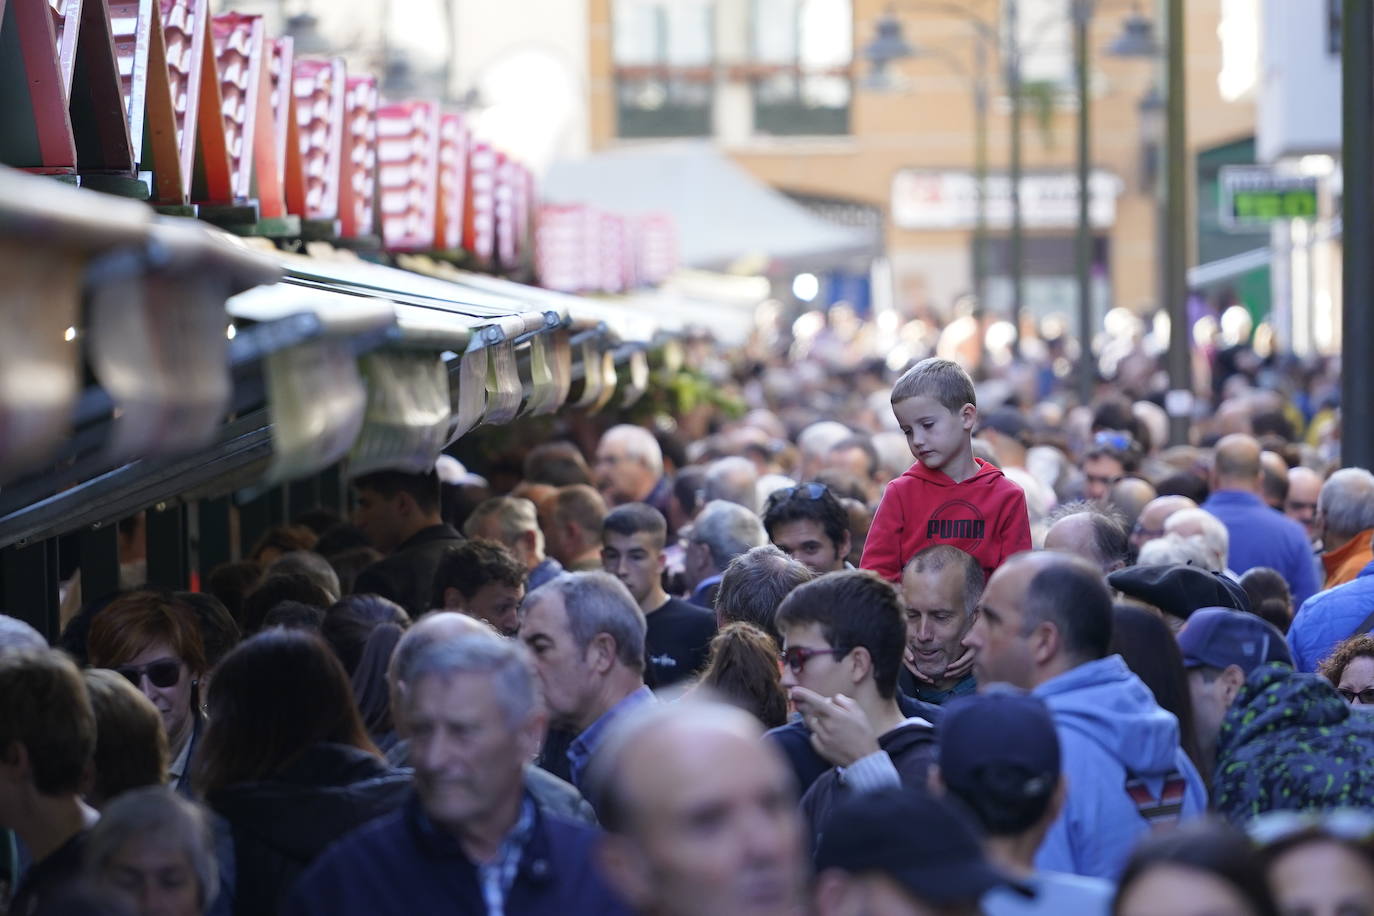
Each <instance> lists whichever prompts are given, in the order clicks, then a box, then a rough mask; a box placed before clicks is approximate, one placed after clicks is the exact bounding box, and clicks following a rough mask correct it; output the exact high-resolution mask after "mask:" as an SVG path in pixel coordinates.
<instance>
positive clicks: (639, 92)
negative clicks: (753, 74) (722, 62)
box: [612, 0, 715, 137]
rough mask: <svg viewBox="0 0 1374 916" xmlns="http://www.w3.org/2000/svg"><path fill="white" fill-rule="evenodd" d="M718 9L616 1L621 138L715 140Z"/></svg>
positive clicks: (706, 3) (709, 2) (705, 2)
mask: <svg viewBox="0 0 1374 916" xmlns="http://www.w3.org/2000/svg"><path fill="white" fill-rule="evenodd" d="M714 6H715V4H714V2H713V0H615V5H614V9H613V13H612V15H613V19H614V26H613V33H612V48H613V54H614V58H615V96H616V126H617V133H618V135H619V136H621V137H706V136H710V134H711V105H712V101H713V95H714V84H715V73H714V62H715V41H714V36H713V35H712V30H713V24H714V11H715V10H714Z"/></svg>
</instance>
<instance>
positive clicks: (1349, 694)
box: [1336, 687, 1374, 706]
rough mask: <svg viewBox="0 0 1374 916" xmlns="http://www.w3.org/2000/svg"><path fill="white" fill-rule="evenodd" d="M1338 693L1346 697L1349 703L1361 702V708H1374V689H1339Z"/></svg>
mask: <svg viewBox="0 0 1374 916" xmlns="http://www.w3.org/2000/svg"><path fill="white" fill-rule="evenodd" d="M1336 692H1337V693H1339V694H1340V695H1341V696H1343V697H1345V701H1346V702H1347V703H1352V704H1353V703H1354V702H1355V701H1356V700H1359V701H1360V705H1361V706H1374V687H1366V688H1365V689H1364V690H1358V691H1357V690H1348V689H1346V688H1345V687H1337V688H1336Z"/></svg>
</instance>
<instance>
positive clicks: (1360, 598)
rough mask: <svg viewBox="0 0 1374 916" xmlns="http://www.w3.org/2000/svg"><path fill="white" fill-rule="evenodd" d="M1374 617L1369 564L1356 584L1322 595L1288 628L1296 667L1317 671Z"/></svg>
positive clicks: (1372, 571)
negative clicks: (1339, 645)
mask: <svg viewBox="0 0 1374 916" xmlns="http://www.w3.org/2000/svg"><path fill="white" fill-rule="evenodd" d="M1370 614H1374V563H1369V564H1368V565H1366V566H1365V568H1364V569H1362V570H1360V574H1359V575H1358V576H1356V577H1355V580H1354V581H1353V582H1347V583H1345V584H1344V585H1338V586H1336V587H1335V588H1329V589H1327V590H1326V591H1324V592H1319V593H1318V594H1315V595H1313V596H1312V597H1311V598H1308V599H1307V600H1306V601H1304V602H1303V604H1302V607H1300V608H1298V613H1297V616H1295V617H1294V618H1293V623H1292V625H1291V626H1289V628H1288V647H1289V648H1290V649H1292V650H1293V667H1295V668H1297V669H1298V670H1299V671H1316V670H1317V664H1318V662H1320V661H1322V660H1323V659H1325V658H1326V657H1327V656H1328V655H1330V654H1331V652H1332V650H1334V649H1335V648H1336V645H1337V643H1340V642H1342V641H1344V640H1346V639H1349V638H1350V637H1351V636H1354V635H1355V633H1356V632H1357V631H1358V632H1363V631H1364V630H1365V629H1368V627H1365V628H1363V629H1362V628H1361V624H1363V623H1364V622H1365V621H1366V620H1368V619H1369V616H1370Z"/></svg>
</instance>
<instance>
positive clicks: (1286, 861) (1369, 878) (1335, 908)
mask: <svg viewBox="0 0 1374 916" xmlns="http://www.w3.org/2000/svg"><path fill="white" fill-rule="evenodd" d="M1248 830H1249V833H1250V837H1251V839H1253V840H1254V841H1255V842H1256V843H1258V844H1259V846H1260V850H1261V854H1262V858H1263V860H1264V865H1265V873H1266V875H1267V877H1268V879H1269V886H1270V888H1272V889H1273V892H1274V897H1275V899H1276V900H1277V901H1278V904H1279V910H1280V911H1281V912H1282V913H1284V914H1285V916H1361V914H1368V913H1374V815H1371V814H1370V813H1369V812H1368V811H1362V810H1357V809H1352V808H1342V809H1336V810H1332V811H1324V812H1320V813H1318V812H1298V811H1275V812H1273V813H1271V814H1265V815H1262V816H1260V817H1258V818H1256V819H1255V820H1254V821H1252V822H1251V823H1250V825H1249V827H1248Z"/></svg>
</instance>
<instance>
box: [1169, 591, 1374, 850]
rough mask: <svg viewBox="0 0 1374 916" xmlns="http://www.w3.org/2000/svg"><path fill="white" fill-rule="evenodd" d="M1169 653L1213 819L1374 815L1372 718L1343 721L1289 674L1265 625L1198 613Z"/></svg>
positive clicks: (1306, 682)
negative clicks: (1178, 665) (1354, 810)
mask: <svg viewBox="0 0 1374 916" xmlns="http://www.w3.org/2000/svg"><path fill="white" fill-rule="evenodd" d="M1178 644H1179V648H1180V649H1181V650H1182V651H1183V665H1184V667H1185V668H1187V669H1188V687H1189V690H1190V692H1191V693H1192V697H1193V721H1194V723H1195V727H1196V728H1197V737H1198V745H1199V747H1200V748H1201V749H1202V753H1203V756H1204V758H1205V759H1215V761H1216V766H1215V768H1214V770H1213V778H1212V800H1213V803H1214V805H1215V807H1216V810H1217V812H1218V813H1219V814H1222V815H1223V816H1225V817H1227V818H1228V819H1230V820H1231V821H1233V822H1236V823H1243V822H1245V821H1247V820H1249V819H1250V818H1252V817H1255V816H1256V815H1259V814H1264V813H1265V812H1268V811H1275V810H1295V811H1302V810H1308V809H1326V808H1333V807H1358V808H1370V807H1374V771H1371V769H1370V768H1369V767H1368V765H1367V763H1366V761H1367V757H1368V753H1369V749H1370V748H1371V747H1374V717H1367V716H1364V715H1352V714H1351V712H1350V707H1349V706H1348V705H1346V702H1345V701H1344V700H1343V699H1341V696H1340V694H1338V693H1336V689H1335V688H1334V687H1333V686H1332V685H1331V684H1330V683H1329V682H1327V681H1326V680H1325V679H1323V678H1321V677H1318V676H1317V675H1315V674H1303V673H1299V672H1296V671H1294V670H1293V657H1292V655H1290V654H1289V651H1288V644H1287V643H1286V642H1285V641H1284V638H1283V634H1281V633H1280V632H1279V631H1278V629H1277V628H1276V627H1274V625H1273V624H1271V623H1269V622H1268V621H1265V620H1262V619H1261V618H1259V617H1256V616H1254V615H1253V614H1246V613H1243V612H1240V611H1235V610H1231V609H1229V608H1204V609H1202V610H1199V611H1197V612H1196V613H1194V614H1193V615H1192V616H1191V617H1189V618H1188V624H1187V625H1186V626H1185V627H1184V628H1183V631H1182V632H1181V633H1179V635H1178Z"/></svg>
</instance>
